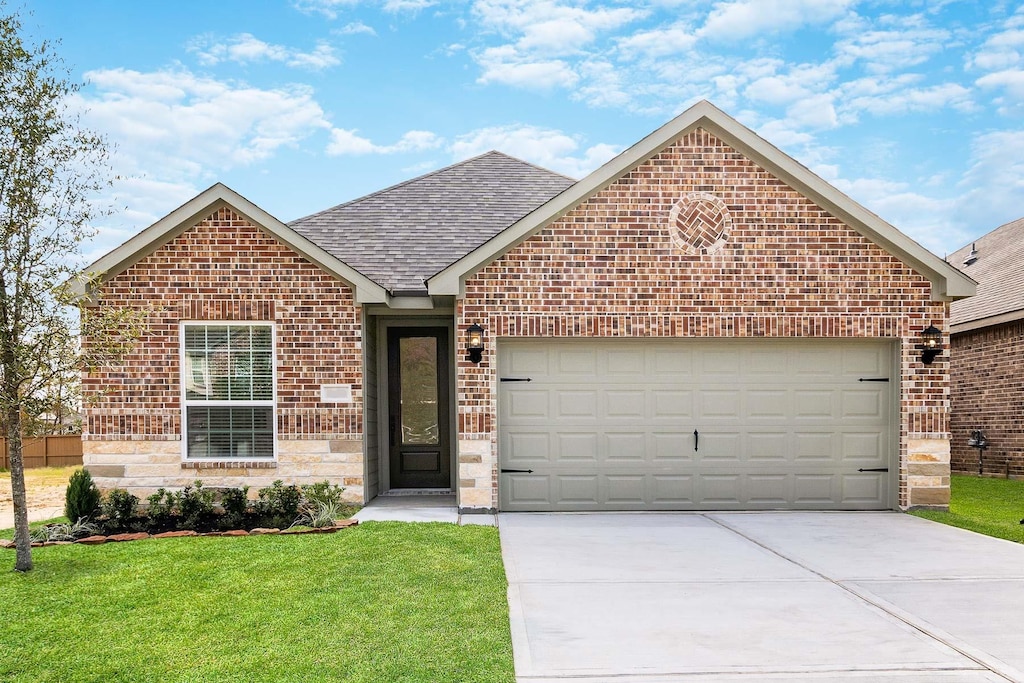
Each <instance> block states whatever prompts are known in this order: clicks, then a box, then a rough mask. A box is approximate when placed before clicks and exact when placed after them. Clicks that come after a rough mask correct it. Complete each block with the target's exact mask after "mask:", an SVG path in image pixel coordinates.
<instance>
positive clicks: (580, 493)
mask: <svg viewBox="0 0 1024 683" xmlns="http://www.w3.org/2000/svg"><path fill="white" fill-rule="evenodd" d="M597 484H598V475H596V474H591V475H564V474H563V475H557V476H556V477H555V481H554V487H553V488H554V493H555V495H557V497H558V498H557V500H558V501H560V502H562V503H565V504H567V505H570V506H572V505H577V506H580V505H583V506H587V507H588V508H591V507H595V506H597V504H598V502H599V501H598V495H597V491H598V485H597Z"/></svg>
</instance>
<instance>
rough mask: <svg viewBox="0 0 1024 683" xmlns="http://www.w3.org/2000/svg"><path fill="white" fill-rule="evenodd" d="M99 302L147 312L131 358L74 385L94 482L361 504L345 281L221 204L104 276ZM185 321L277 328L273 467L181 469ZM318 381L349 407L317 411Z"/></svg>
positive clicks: (356, 350) (358, 356)
mask: <svg viewBox="0 0 1024 683" xmlns="http://www.w3.org/2000/svg"><path fill="white" fill-rule="evenodd" d="M97 301H98V303H99V304H100V305H111V306H129V307H131V306H137V307H147V306H153V307H154V312H153V313H152V314H151V315H150V316H149V319H148V329H147V332H146V334H145V336H144V337H143V338H142V339H141V340H140V341H139V343H138V344H137V345H136V347H135V349H134V351H133V352H132V353H131V355H129V356H128V357H127V358H125V359H124V361H123V362H122V363H120V364H118V365H117V366H115V367H109V368H105V369H102V370H100V371H97V372H94V373H92V374H89V375H86V376H84V377H83V387H82V388H83V391H84V393H85V396H86V397H87V398H89V399H90V400H89V402H88V405H87V406H86V409H85V420H84V423H85V424H84V434H83V438H84V440H85V442H86V446H85V461H86V465H87V466H90V469H91V470H94V472H95V473H96V474H98V475H99V476H98V480H99V484H100V485H101V486H106V487H111V486H122V487H127V488H130V489H133V490H137V491H138V492H143V493H144V492H145V491H147V490H151V489H153V488H156V487H158V486H178V485H184V484H185V483H188V482H190V481H191V480H194V479H196V478H201V479H203V481H204V482H210V483H211V485H240V484H242V483H248V484H251V485H252V486H254V487H255V486H262V485H265V484H269V483H270V482H272V481H273V480H274V479H285V480H287V481H295V482H299V483H303V482H311V481H318V480H323V479H330V480H331V481H333V482H335V483H339V484H344V485H345V486H346V487H347V488H348V489H349V490H348V491H347V494H348V496H349V497H350V498H351V499H359V500H360V501H361V499H362V484H363V482H362V471H363V467H362V455H361V451H362V448H361V439H362V434H361V432H362V349H361V322H360V321H361V312H360V309H359V308H358V307H357V306H356V305H355V303H354V296H353V292H352V290H351V289H350V288H349V287H348V286H347V285H346V284H344V283H342V282H340V281H338V280H337V279H336V278H334V277H332V276H331V275H330V274H328V273H326V272H324V271H323V270H321V269H320V268H318V267H317V266H315V265H314V264H311V263H309V262H308V261H306V260H305V259H304V258H302V257H301V256H299V255H298V254H296V253H295V252H293V251H291V250H290V249H288V248H287V247H285V246H283V245H281V244H280V243H279V242H277V241H276V240H275V239H273V238H272V237H271V236H269V235H267V234H266V233H264V232H262V231H261V230H259V229H257V228H256V227H254V226H253V225H252V224H250V223H249V222H248V221H246V220H245V219H244V218H242V217H241V216H239V215H238V214H236V213H234V212H233V211H231V210H230V209H228V208H223V209H219V210H217V211H216V212H214V213H213V214H211V215H210V216H208V217H207V218H205V219H204V220H202V221H200V222H199V223H198V224H197V225H196V226H195V227H193V228H191V229H189V230H187V231H186V232H184V233H183V234H182V235H180V236H179V237H177V238H175V239H173V240H171V241H170V242H168V243H167V244H165V245H164V246H162V247H160V248H159V249H157V250H156V251H155V252H153V253H152V254H151V255H149V256H147V257H145V258H143V259H142V260H140V261H139V262H138V263H136V264H135V265H133V266H131V267H130V268H128V269H127V270H126V271H125V272H123V273H121V274H119V275H117V276H116V277H114V278H112V279H111V280H110V281H109V282H107V283H106V284H105V285H104V286H103V288H102V291H101V292H100V293H99V295H98V296H97ZM182 320H209V321H273V322H274V323H275V335H276V344H275V348H276V366H277V408H276V419H277V430H278V432H277V438H278V447H277V449H278V458H277V462H276V463H272V464H268V463H266V462H256V461H253V462H251V463H245V462H232V463H230V464H229V465H228V466H227V467H225V466H224V464H219V465H218V466H216V467H213V466H212V465H206V464H198V463H194V462H193V463H183V462H182V457H181V443H180V440H181V417H182V414H181V380H180V334H179V329H180V328H179V323H180V321H182ZM84 343H86V344H88V340H85V342H84ZM322 384H350V385H352V394H353V402H352V403H348V404H323V403H321V402H320V386H321V385H322ZM123 442H130V443H123Z"/></svg>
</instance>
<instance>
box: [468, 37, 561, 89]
mask: <svg viewBox="0 0 1024 683" xmlns="http://www.w3.org/2000/svg"><path fill="white" fill-rule="evenodd" d="M474 57H475V59H476V61H477V63H478V64H479V65H480V66H481V68H482V69H483V73H481V74H480V77H479V78H478V79H477V82H478V83H483V84H487V83H502V84H504V85H511V86H515V87H519V88H526V89H531V90H549V89H551V88H555V87H561V88H571V87H572V86H574V85H576V82H577V81H578V80H579V76H577V75H576V72H575V71H573V70H572V68H571V67H570V66H569V65H568V64H567V63H566V62H564V61H562V60H558V59H552V60H533V59H530V58H529V57H524V56H523V55H521V54H520V53H519V52H518V51H517V50H516V49H515V48H514V47H513V46H511V45H504V46H502V47H492V48H487V49H486V50H483V51H482V52H479V53H476V54H474Z"/></svg>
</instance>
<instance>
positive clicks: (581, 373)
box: [498, 339, 896, 511]
mask: <svg viewBox="0 0 1024 683" xmlns="http://www.w3.org/2000/svg"><path fill="white" fill-rule="evenodd" d="M893 348H894V347H893V345H892V344H890V343H885V342H871V341H860V342H858V341H841V340H828V341H826V340H814V341H801V342H789V341H773V340H763V339H762V340H756V341H755V340H747V341H722V340H719V341H689V340H674V341H652V340H646V341H632V340H631V341H620V342H613V341H594V340H572V341H565V342H558V343H553V342H551V341H547V342H504V343H499V348H498V357H499V360H498V368H499V379H500V382H499V395H498V413H499V440H498V449H499V456H498V457H499V465H500V470H501V475H500V479H499V504H500V507H501V509H503V510H508V511H517V510H518V511H529V510H564V511H568V510H735V509H740V510H757V509H780V508H788V509H807V510H828V509H835V510H874V509H886V508H890V507H892V506H893V502H892V500H891V497H892V486H893V481H895V478H894V477H895V466H894V464H893V463H895V460H896V459H895V458H894V457H893V453H894V450H895V447H894V444H895V442H896V440H895V438H894V435H893V431H894V430H893V424H894V422H893V420H894V418H893V412H894V411H893V393H894V388H895V384H894V382H892V381H890V375H891V373H892V368H893V357H892V354H893ZM888 469H892V470H893V471H891V472H890V471H887V470H888Z"/></svg>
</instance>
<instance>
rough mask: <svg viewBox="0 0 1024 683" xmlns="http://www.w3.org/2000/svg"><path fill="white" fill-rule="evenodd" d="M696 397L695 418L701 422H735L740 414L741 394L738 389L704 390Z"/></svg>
mask: <svg viewBox="0 0 1024 683" xmlns="http://www.w3.org/2000/svg"><path fill="white" fill-rule="evenodd" d="M696 397H697V417H698V418H699V419H701V420H715V419H719V420H721V419H726V420H735V419H737V418H739V417H740V415H741V413H742V410H743V409H742V392H740V390H739V389H724V390H723V389H719V390H716V389H706V390H703V391H699V392H697V394H696Z"/></svg>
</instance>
